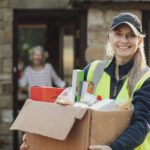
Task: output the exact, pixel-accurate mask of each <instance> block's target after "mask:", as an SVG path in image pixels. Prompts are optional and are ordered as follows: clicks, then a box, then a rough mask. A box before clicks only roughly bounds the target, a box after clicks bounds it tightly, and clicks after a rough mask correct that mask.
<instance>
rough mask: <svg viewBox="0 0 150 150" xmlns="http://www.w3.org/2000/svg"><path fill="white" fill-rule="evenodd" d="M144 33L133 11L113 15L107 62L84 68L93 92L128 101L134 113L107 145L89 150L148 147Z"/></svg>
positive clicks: (149, 97) (149, 100) (149, 82)
mask: <svg viewBox="0 0 150 150" xmlns="http://www.w3.org/2000/svg"><path fill="white" fill-rule="evenodd" d="M144 37H145V36H144V34H143V31H142V24H141V21H140V20H139V18H138V17H137V16H136V15H134V14H132V13H121V14H119V15H118V16H116V17H115V18H114V19H113V21H112V25H111V27H110V32H109V39H108V47H107V48H108V49H107V52H108V54H109V57H110V58H111V60H110V61H107V62H106V64H105V67H104V70H103V73H102V75H101V77H100V78H97V75H98V74H99V72H100V70H101V69H100V68H102V65H104V63H103V64H102V62H98V61H96V62H93V63H92V64H90V65H89V66H87V67H86V69H85V72H86V74H87V77H86V79H87V80H89V81H93V82H94V83H95V86H96V87H95V95H101V96H102V98H103V99H107V98H111V99H114V100H115V101H118V102H119V101H121V100H126V101H127V102H128V101H129V102H130V101H131V102H132V104H133V105H134V114H133V117H132V120H131V123H130V125H129V127H128V128H127V129H126V131H125V132H124V133H122V135H121V136H120V137H118V138H117V139H116V140H115V141H114V142H113V143H111V144H110V145H91V146H89V149H91V150H133V149H136V150H149V149H150V133H149V125H150V92H149V91H150V71H149V67H148V66H147V65H146V60H145V54H144V49H143V45H144ZM96 78H97V79H96Z"/></svg>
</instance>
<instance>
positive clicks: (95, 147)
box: [89, 145, 112, 150]
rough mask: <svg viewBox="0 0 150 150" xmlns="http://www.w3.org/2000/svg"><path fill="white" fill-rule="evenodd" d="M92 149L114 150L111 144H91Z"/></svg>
mask: <svg viewBox="0 0 150 150" xmlns="http://www.w3.org/2000/svg"><path fill="white" fill-rule="evenodd" d="M89 149H90V150H112V148H111V147H110V146H107V145H91V146H89Z"/></svg>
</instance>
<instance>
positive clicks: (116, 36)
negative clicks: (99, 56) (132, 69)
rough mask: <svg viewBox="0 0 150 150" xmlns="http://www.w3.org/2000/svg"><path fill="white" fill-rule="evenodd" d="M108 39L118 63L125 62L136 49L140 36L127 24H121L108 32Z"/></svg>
mask: <svg viewBox="0 0 150 150" xmlns="http://www.w3.org/2000/svg"><path fill="white" fill-rule="evenodd" d="M109 41H110V43H111V46H112V50H113V51H114V54H115V57H116V60H117V61H119V62H118V63H120V64H124V63H127V62H128V61H129V60H130V59H131V58H132V57H133V55H134V54H135V52H136V51H137V49H138V47H139V44H140V43H141V37H140V36H138V35H136V34H135V33H134V32H133V30H132V29H131V28H130V27H129V26H128V25H127V24H121V25H119V26H118V27H116V28H115V29H114V30H113V31H111V32H110V34H109Z"/></svg>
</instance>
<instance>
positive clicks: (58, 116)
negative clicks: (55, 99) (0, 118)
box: [10, 99, 87, 140]
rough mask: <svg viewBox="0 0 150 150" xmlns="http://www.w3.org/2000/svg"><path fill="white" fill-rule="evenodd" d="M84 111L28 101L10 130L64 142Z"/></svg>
mask: <svg viewBox="0 0 150 150" xmlns="http://www.w3.org/2000/svg"><path fill="white" fill-rule="evenodd" d="M86 111H87V109H86V108H81V107H72V106H62V105H58V104H55V103H47V102H38V101H33V100H30V99H29V100H27V101H26V103H25V104H24V106H23V108H22V110H21V111H20V113H19V115H18V116H17V118H16V120H15V122H14V123H13V125H12V126H11V128H10V129H11V130H21V131H25V132H30V133H35V134H39V135H43V136H47V137H50V138H54V139H58V140H65V139H66V137H67V135H68V134H69V132H70V130H71V128H72V126H73V125H74V123H75V120H76V119H82V117H83V116H84V115H85V113H86Z"/></svg>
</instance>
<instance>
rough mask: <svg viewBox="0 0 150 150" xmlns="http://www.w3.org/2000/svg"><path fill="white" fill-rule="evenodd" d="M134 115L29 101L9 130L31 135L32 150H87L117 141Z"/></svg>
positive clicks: (131, 111) (28, 138)
mask: <svg viewBox="0 0 150 150" xmlns="http://www.w3.org/2000/svg"><path fill="white" fill-rule="evenodd" d="M132 113H133V110H128V111H93V110H87V109H85V108H81V107H72V106H61V105H58V104H55V103H43V102H38V101H32V100H27V101H26V103H25V105H24V107H23V109H22V110H21V112H20V113H19V115H18V117H17V118H16V120H15V122H14V123H13V125H12V126H11V128H10V129H11V130H21V131H25V132H27V133H28V134H27V143H28V144H29V146H30V150H67V149H68V150H87V149H88V146H89V145H93V144H109V143H111V142H112V141H113V140H115V139H116V138H117V137H118V136H119V135H120V134H121V133H122V132H123V131H124V130H125V129H126V128H127V126H128V124H129V122H130V119H131V116H132ZM31 114H32V115H31Z"/></svg>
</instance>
